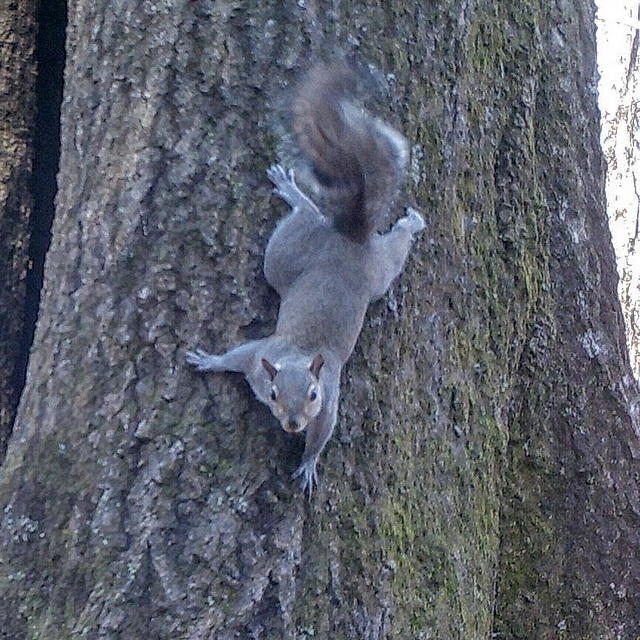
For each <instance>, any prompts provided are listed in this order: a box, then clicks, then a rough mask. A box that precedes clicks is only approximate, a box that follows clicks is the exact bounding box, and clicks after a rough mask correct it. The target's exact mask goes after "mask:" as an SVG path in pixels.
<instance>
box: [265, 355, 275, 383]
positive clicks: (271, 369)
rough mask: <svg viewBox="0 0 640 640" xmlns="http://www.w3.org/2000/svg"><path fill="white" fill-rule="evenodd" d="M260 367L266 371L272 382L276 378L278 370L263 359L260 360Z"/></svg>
mask: <svg viewBox="0 0 640 640" xmlns="http://www.w3.org/2000/svg"><path fill="white" fill-rule="evenodd" d="M262 366H263V367H264V368H265V369H266V371H267V373H268V374H269V377H270V378H271V380H273V379H274V378H275V377H276V374H277V373H278V369H277V368H276V367H274V366H273V365H272V364H271V363H270V362H269V361H268V360H266V359H265V358H262Z"/></svg>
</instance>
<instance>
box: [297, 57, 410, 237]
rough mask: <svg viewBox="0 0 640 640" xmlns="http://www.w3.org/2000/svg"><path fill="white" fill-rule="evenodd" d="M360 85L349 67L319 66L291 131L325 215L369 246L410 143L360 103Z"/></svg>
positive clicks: (300, 96)
mask: <svg viewBox="0 0 640 640" xmlns="http://www.w3.org/2000/svg"><path fill="white" fill-rule="evenodd" d="M358 84H359V78H358V73H357V72H356V71H355V69H354V68H353V67H351V66H350V65H349V64H347V63H346V62H334V63H331V64H325V63H320V64H317V65H316V66H314V67H313V68H312V69H311V71H310V72H309V73H308V75H307V76H306V78H305V79H304V80H303V81H302V82H301V83H300V85H299V86H298V88H297V91H296V92H295V94H294V98H293V104H292V115H293V118H292V120H293V124H292V128H293V133H294V135H295V136H296V139H297V142H298V145H299V146H300V149H301V150H302V152H303V153H304V154H305V155H306V157H307V158H308V159H309V162H310V163H311V165H312V168H313V173H314V176H315V179H316V181H317V183H318V186H319V190H320V193H321V194H322V203H321V208H322V210H323V212H324V213H326V214H327V215H328V216H330V217H331V218H332V219H333V222H334V225H335V227H336V229H337V230H338V231H339V232H340V233H343V234H344V235H346V236H348V237H349V238H351V239H352V240H354V241H355V242H365V241H366V240H367V239H368V238H369V237H370V236H371V234H372V233H373V232H374V231H375V230H376V228H377V227H378V226H379V225H380V223H381V222H382V221H383V218H384V216H385V215H386V213H387V210H388V207H389V206H390V203H391V200H392V199H393V197H394V195H395V192H396V191H397V189H398V186H399V183H400V181H401V179H402V177H403V176H404V170H405V165H406V161H407V143H406V141H405V139H404V138H403V137H402V135H400V134H399V133H398V132H397V131H395V130H394V129H392V128H391V127H389V126H387V125H386V124H384V123H383V122H381V121H380V120H377V119H376V118H373V117H372V116H371V115H369V114H368V113H367V112H366V111H365V110H364V109H362V108H360V107H359V106H358V105H357V104H356V103H355V99H354V88H355V86H357V85H358Z"/></svg>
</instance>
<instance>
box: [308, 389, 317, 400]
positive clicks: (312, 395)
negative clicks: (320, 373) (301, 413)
mask: <svg viewBox="0 0 640 640" xmlns="http://www.w3.org/2000/svg"><path fill="white" fill-rule="evenodd" d="M317 399H318V394H317V393H316V392H315V391H312V392H311V393H310V394H309V402H315V401H316V400H317Z"/></svg>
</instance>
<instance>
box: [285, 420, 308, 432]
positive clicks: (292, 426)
mask: <svg viewBox="0 0 640 640" xmlns="http://www.w3.org/2000/svg"><path fill="white" fill-rule="evenodd" d="M305 426H306V425H305V423H304V422H301V421H300V420H297V419H296V418H289V419H288V420H287V423H286V424H285V425H284V430H285V431H288V432H289V433H298V432H299V431H302V430H303V429H304V428H305Z"/></svg>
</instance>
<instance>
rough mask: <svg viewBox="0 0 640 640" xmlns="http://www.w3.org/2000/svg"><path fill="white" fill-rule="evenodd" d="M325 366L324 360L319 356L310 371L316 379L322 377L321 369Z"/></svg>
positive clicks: (313, 361) (312, 362) (311, 365)
mask: <svg viewBox="0 0 640 640" xmlns="http://www.w3.org/2000/svg"><path fill="white" fill-rule="evenodd" d="M323 364H324V358H323V357H322V356H321V355H320V354H318V355H317V356H316V357H315V358H314V359H313V360H312V361H311V364H310V365H309V371H311V373H313V375H314V376H315V377H316V378H319V377H320V369H322V365H323Z"/></svg>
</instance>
